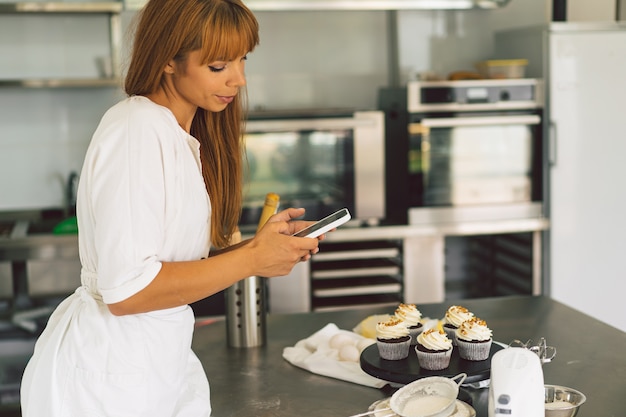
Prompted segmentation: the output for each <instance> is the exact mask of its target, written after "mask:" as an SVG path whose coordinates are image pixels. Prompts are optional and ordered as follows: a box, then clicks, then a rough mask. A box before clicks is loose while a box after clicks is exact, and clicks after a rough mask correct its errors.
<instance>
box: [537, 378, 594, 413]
mask: <svg viewBox="0 0 626 417" xmlns="http://www.w3.org/2000/svg"><path fill="white" fill-rule="evenodd" d="M586 400H587V397H585V394H583V393H582V392H580V391H577V390H575V389H573V388H568V387H562V386H560V385H545V407H546V417H574V416H575V415H576V414H577V413H578V409H579V408H580V406H581V405H583V404H584V402H585V401H586Z"/></svg>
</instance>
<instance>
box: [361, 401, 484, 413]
mask: <svg viewBox="0 0 626 417" xmlns="http://www.w3.org/2000/svg"><path fill="white" fill-rule="evenodd" d="M389 400H391V397H389V398H385V399H382V400H378V401H376V402H375V403H373V404H372V405H370V406H369V408H368V409H367V411H376V410H380V411H379V412H377V413H375V414H372V417H400V416H398V415H397V414H396V413H394V412H393V411H391V410H389ZM448 417H476V410H474V407H472V406H471V405H469V404H467V403H466V402H464V401H461V400H456V408H455V410H454V412H453V413H452V414H450V415H449V416H448Z"/></svg>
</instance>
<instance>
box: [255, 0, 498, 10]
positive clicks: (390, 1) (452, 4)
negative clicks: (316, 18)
mask: <svg viewBox="0 0 626 417" xmlns="http://www.w3.org/2000/svg"><path fill="white" fill-rule="evenodd" d="M244 2H245V4H246V5H247V6H248V7H249V8H250V9H252V10H255V11H288V10H303V11H304V10H466V9H497V8H499V7H503V6H505V5H506V4H508V3H509V2H510V0H244Z"/></svg>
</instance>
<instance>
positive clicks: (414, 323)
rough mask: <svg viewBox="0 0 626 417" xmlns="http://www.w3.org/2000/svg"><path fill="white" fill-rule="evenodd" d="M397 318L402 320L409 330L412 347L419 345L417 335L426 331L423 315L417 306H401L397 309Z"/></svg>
mask: <svg viewBox="0 0 626 417" xmlns="http://www.w3.org/2000/svg"><path fill="white" fill-rule="evenodd" d="M395 316H396V317H397V318H398V319H400V320H402V321H403V322H404V324H405V325H406V327H407V328H408V329H409V334H410V336H411V346H413V345H415V344H416V343H417V335H418V334H420V333H421V332H422V330H424V325H423V324H422V322H421V320H422V313H421V312H420V311H419V310H418V309H417V307H416V306H415V304H400V305H399V306H398V308H397V309H396V312H395Z"/></svg>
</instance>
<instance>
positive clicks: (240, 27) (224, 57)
mask: <svg viewBox="0 0 626 417" xmlns="http://www.w3.org/2000/svg"><path fill="white" fill-rule="evenodd" d="M222 6H224V7H220V8H218V9H217V10H215V13H214V15H213V18H212V19H208V20H207V24H206V27H205V30H204V36H203V39H202V46H201V50H202V59H203V60H204V62H205V63H206V64H208V63H211V62H214V61H233V60H235V59H236V58H238V57H241V56H244V55H246V54H247V53H249V52H252V51H253V50H254V48H255V47H256V46H257V45H258V44H259V25H258V22H257V20H256V18H255V17H254V15H253V14H252V12H251V11H250V10H248V9H247V8H242V7H237V6H235V5H234V4H233V3H228V2H224V3H223V4H222Z"/></svg>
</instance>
